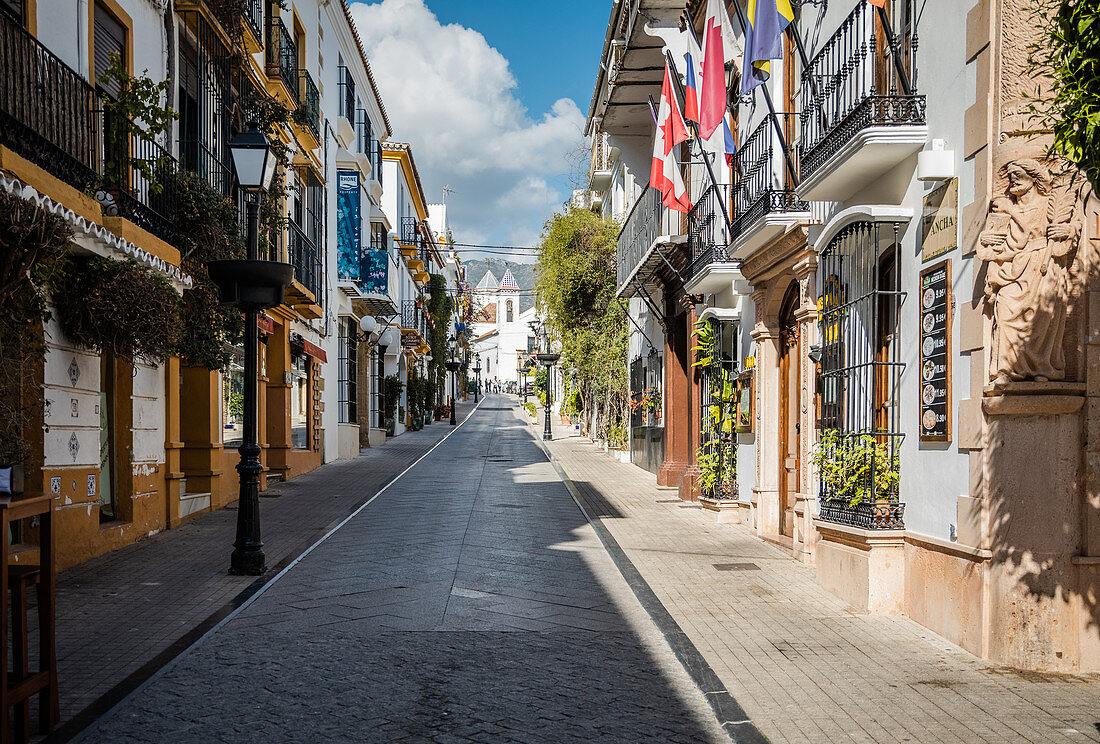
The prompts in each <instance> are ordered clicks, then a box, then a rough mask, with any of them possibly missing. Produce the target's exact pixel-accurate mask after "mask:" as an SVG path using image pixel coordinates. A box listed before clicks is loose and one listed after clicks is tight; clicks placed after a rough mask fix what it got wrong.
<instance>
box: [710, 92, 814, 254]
mask: <svg viewBox="0 0 1100 744" xmlns="http://www.w3.org/2000/svg"><path fill="white" fill-rule="evenodd" d="M776 117H777V118H776V119H773V118H772V116H771V115H770V114H769V115H767V116H765V118H764V120H763V121H762V122H760V124H759V126H757V127H756V129H754V130H753V132H752V134H750V135H749V137H748V139H746V140H745V142H744V144H742V145H741V147H740V148H739V149H738V150H737V154H736V155H735V156H734V158H733V174H734V175H733V178H734V181H735V183H734V185H733V187H732V190H731V198H730V200H729V202H728V203H729V207H730V223H731V228H732V229H731V237H732V240H731V243H730V256H731V257H732V258H737V259H740V258H748V257H749V256H751V255H752V254H753V253H755V252H756V251H757V250H759V249H760V248H762V247H764V246H765V245H767V244H768V243H769V242H770V241H772V240H774V239H775V238H777V237H779V236H780V235H782V234H783V233H784V232H786V231H787V229H788V228H790V227H791V226H792V225H795V224H798V223H799V222H806V221H808V220H809V219H810V205H809V204H808V203H807V202H805V201H803V200H801V199H799V198H798V196H797V195H796V194H795V191H794V189H793V188H790V186H789V184H788V181H787V163H786V159H785V158H784V156H783V146H782V142H781V140H780V139H779V134H777V132H776V127H775V122H778V123H779V129H780V130H782V131H790V130H791V129H792V127H790V125H792V124H794V121H795V116H794V115H793V114H776Z"/></svg>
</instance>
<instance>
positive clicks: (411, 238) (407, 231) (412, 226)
mask: <svg viewBox="0 0 1100 744" xmlns="http://www.w3.org/2000/svg"><path fill="white" fill-rule="evenodd" d="M419 224H420V221H419V220H418V219H416V218H415V217H405V218H403V219H402V220H401V245H411V246H417V247H418V248H419V246H420V231H419V230H417V227H418V226H419Z"/></svg>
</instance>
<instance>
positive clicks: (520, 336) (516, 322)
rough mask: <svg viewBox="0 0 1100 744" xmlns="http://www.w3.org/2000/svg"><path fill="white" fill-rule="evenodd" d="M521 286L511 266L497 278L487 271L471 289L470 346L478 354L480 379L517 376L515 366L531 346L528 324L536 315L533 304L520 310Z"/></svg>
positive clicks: (501, 381) (504, 378)
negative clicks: (472, 302) (473, 308)
mask: <svg viewBox="0 0 1100 744" xmlns="http://www.w3.org/2000/svg"><path fill="white" fill-rule="evenodd" d="M520 295H521V290H520V288H519V286H518V285H517V284H516V278H515V277H514V276H512V272H511V270H505V272H504V278H503V279H501V280H500V281H499V282H498V281H497V278H496V277H495V276H494V275H493V272H492V271H487V272H486V273H485V276H484V277H482V279H481V281H480V282H478V285H477V287H475V288H474V291H473V301H474V303H475V304H476V306H477V308H478V309H477V312H476V313H475V314H474V321H473V335H474V341H473V344H472V348H473V351H474V353H476V354H479V355H480V358H481V380H482V382H483V383H485V382H499V383H504V382H508V381H509V380H515V381H519V380H520V372H519V367H520V365H521V364H523V363H524V362H525V361H526V360H527V358H528V356H529V354H530V352H531V351H533V350H534V348H535V336H534V334H533V333H532V332H531V327H530V325H528V324H529V323H530V322H531V321H533V320H535V319H536V318H537V317H538V314H537V312H536V310H535V308H534V307H529V308H527V309H526V310H524V311H523V312H520Z"/></svg>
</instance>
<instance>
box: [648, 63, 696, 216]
mask: <svg viewBox="0 0 1100 744" xmlns="http://www.w3.org/2000/svg"><path fill="white" fill-rule="evenodd" d="M687 138H688V131H687V125H686V124H684V117H683V116H682V115H681V114H680V106H679V104H678V103H677V101H676V96H675V95H673V93H672V76H671V75H670V73H669V70H668V62H667V61H666V62H665V82H664V85H662V86H661V104H660V107H659V108H658V110H657V133H656V134H655V135H654V137H653V168H652V170H651V171H650V173H649V185H650V186H652V187H653V188H655V189H657V190H658V191H660V192H661V202H662V203H663V204H664V205H665V206H666V207H668V208H669V209H675V210H676V211H677V212H687V211H689V210H690V209H691V201H690V200H689V199H688V194H687V189H686V188H685V187H684V179H683V178H681V177H680V165H679V163H677V162H676V156H675V155H674V154H673V151H674V148H675V147H676V145H678V144H680V143H681V142H683V141H684V140H686V139H687Z"/></svg>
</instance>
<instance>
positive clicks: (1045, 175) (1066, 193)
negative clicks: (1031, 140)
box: [978, 158, 1085, 385]
mask: <svg viewBox="0 0 1100 744" xmlns="http://www.w3.org/2000/svg"><path fill="white" fill-rule="evenodd" d="M1004 173H1005V175H1006V176H1007V179H1008V185H1007V189H1006V194H1005V196H1003V197H998V198H996V199H994V200H993V203H992V205H991V207H990V210H989V214H988V216H987V218H986V225H985V230H984V231H982V233H981V236H980V239H979V247H978V257H979V258H980V259H982V260H983V261H985V262H987V264H988V266H987V270H988V273H987V276H986V283H985V295H986V299H987V300H988V301H989V302H990V304H991V305H992V307H993V344H992V349H991V353H990V360H989V378H990V379H991V380H993V382H994V384H995V385H1003V384H1005V383H1008V382H1010V381H1022V380H1034V381H1036V382H1046V381H1048V380H1064V379H1065V375H1066V360H1065V353H1064V351H1063V347H1062V340H1063V337H1064V336H1065V330H1066V307H1067V304H1068V301H1069V273H1070V272H1069V267H1070V265H1071V264H1072V263H1073V261H1074V259H1075V257H1076V255H1077V250H1078V247H1079V245H1080V242H1081V231H1082V227H1083V223H1084V216H1083V209H1084V201H1085V198H1084V197H1085V194H1084V184H1085V181H1084V179H1083V178H1081V176H1080V174H1079V173H1078V172H1076V171H1073V172H1069V173H1067V174H1065V175H1061V176H1060V177H1056V175H1055V174H1054V173H1053V172H1052V170H1051V168H1050V166H1049V165H1047V164H1046V163H1043V162H1040V161H1039V160H1035V159H1032V158H1023V159H1020V160H1014V161H1012V162H1010V163H1008V164H1007V165H1006V166H1005V169H1004ZM1058 181H1061V182H1062V183H1061V184H1059V183H1058Z"/></svg>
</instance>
